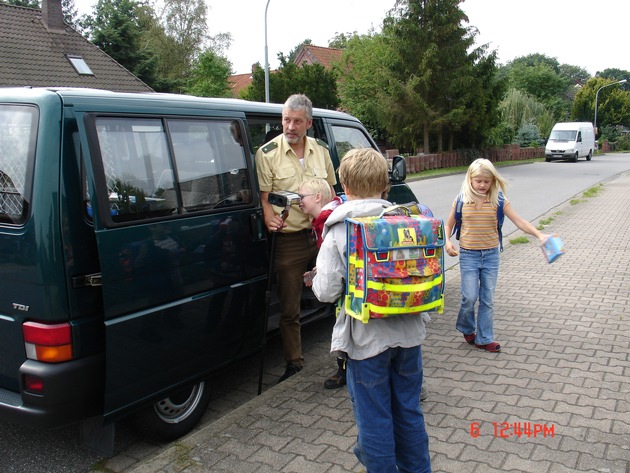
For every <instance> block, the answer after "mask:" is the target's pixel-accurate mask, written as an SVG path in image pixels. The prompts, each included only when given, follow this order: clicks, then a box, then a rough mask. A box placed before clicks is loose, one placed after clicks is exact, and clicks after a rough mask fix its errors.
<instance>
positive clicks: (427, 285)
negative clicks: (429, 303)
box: [367, 274, 444, 293]
mask: <svg viewBox="0 0 630 473" xmlns="http://www.w3.org/2000/svg"><path fill="white" fill-rule="evenodd" d="M443 279H444V276H443V275H441V274H440V275H439V276H438V277H436V278H435V279H433V280H432V281H427V282H423V283H420V284H392V283H386V282H377V281H373V280H368V281H367V287H368V289H374V290H375V291H389V292H409V293H411V292H421V291H427V290H429V289H431V288H433V287H435V286H439V285H440V284H442V280H443Z"/></svg>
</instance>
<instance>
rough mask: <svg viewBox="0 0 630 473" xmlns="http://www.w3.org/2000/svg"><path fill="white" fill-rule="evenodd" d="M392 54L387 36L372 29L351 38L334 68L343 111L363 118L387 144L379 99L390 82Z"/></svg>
mask: <svg viewBox="0 0 630 473" xmlns="http://www.w3.org/2000/svg"><path fill="white" fill-rule="evenodd" d="M392 54H393V53H392V52H391V51H390V50H389V46H388V45H387V44H386V42H385V38H384V36H383V35H382V34H376V33H375V32H374V31H373V30H371V31H369V32H368V33H367V34H365V35H354V36H352V37H350V38H349V39H348V41H347V43H346V46H345V48H344V50H343V53H342V55H341V60H340V61H339V63H337V64H335V65H334V70H335V72H336V76H337V77H338V78H339V81H338V87H339V97H340V100H341V108H342V109H343V110H346V111H348V112H349V113H351V114H352V115H354V116H356V117H357V118H359V119H360V120H361V121H362V122H363V124H364V125H365V126H366V128H367V129H368V131H369V132H370V133H371V134H372V136H373V137H374V138H376V139H377V140H379V141H386V133H385V131H384V130H385V129H384V126H383V122H382V120H381V112H380V105H379V97H380V95H381V94H382V93H383V91H384V90H385V89H386V88H387V86H388V83H389V77H390V75H389V69H388V68H387V63H388V60H389V59H390V58H391V57H392Z"/></svg>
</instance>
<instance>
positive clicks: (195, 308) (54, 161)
mask: <svg viewBox="0 0 630 473" xmlns="http://www.w3.org/2000/svg"><path fill="white" fill-rule="evenodd" d="M281 112H282V106H281V105H277V104H264V103H255V102H247V101H242V100H232V99H207V98H198V97H191V96H178V95H170V94H156V93H149V94H131V93H115V92H109V91H102V90H90V89H65V88H58V89H53V88H48V89H47V88H41V89H37V88H3V89H0V278H1V284H2V290H1V291H0V419H3V420H7V421H12V422H17V423H22V424H27V425H32V426H37V427H46V428H52V427H58V426H62V425H67V424H73V423H79V422H80V423H81V427H82V433H83V434H84V440H85V441H86V442H87V443H88V444H89V443H92V444H94V442H96V443H98V445H97V448H100V449H101V450H102V451H109V450H110V449H111V448H113V435H114V430H113V425H114V421H115V420H116V419H118V418H120V417H122V416H126V415H129V414H132V413H134V414H136V415H138V416H139V418H140V419H141V423H142V425H144V426H145V428H146V429H147V430H148V431H149V432H151V434H152V437H153V438H157V439H159V440H163V441H167V440H172V439H175V438H177V437H179V436H181V435H183V434H185V433H186V432H188V431H189V430H190V429H192V428H193V427H194V425H195V424H196V423H197V422H198V420H199V419H200V417H201V416H202V414H203V413H204V411H205V409H206V407H207V405H208V402H209V395H210V393H209V389H208V386H207V383H208V382H209V381H208V380H209V376H210V375H211V374H212V373H213V372H216V371H217V370H218V369H220V368H222V367H225V366H227V365H228V364H229V363H232V362H234V361H235V360H238V359H239V358H243V357H245V356H248V355H251V354H254V353H256V352H257V351H260V350H261V349H262V347H263V346H264V340H265V337H266V336H267V333H268V331H273V330H274V329H275V327H274V322H273V320H274V317H276V318H277V316H276V314H275V312H276V310H275V306H272V307H271V310H269V320H268V321H267V320H266V318H267V310H266V309H267V308H266V303H265V301H266V291H267V285H268V283H267V281H268V271H269V248H268V240H267V233H266V230H265V228H264V224H263V216H262V207H261V204H260V198H259V192H258V188H257V181H256V172H255V169H254V153H255V150H256V149H257V148H258V147H259V146H261V145H262V144H263V143H265V142H266V141H267V137H268V136H269V135H268V133H274V132H279V131H280V130H281ZM310 133H311V134H312V136H314V137H316V138H320V139H322V140H324V141H325V142H327V143H328V145H329V147H330V152H331V156H332V159H333V162H334V164H335V168H336V167H337V166H338V164H339V159H340V157H341V156H343V154H344V153H345V152H346V151H348V150H349V149H351V148H356V147H374V148H376V145H375V143H374V141H373V140H372V138H371V137H370V136H369V134H368V133H367V132H366V130H365V128H364V127H363V126H362V124H361V123H360V122H359V121H358V120H357V119H356V118H354V117H352V116H349V115H347V114H344V113H340V112H335V111H328V110H321V109H316V110H314V117H313V126H312V128H311V130H310ZM392 168H393V169H392V173H391V174H392V191H391V194H390V200H393V201H397V202H401V203H402V202H410V201H413V200H415V197H414V196H413V194H412V192H411V190H410V189H409V188H408V187H407V185H406V184H405V183H404V178H405V169H404V160H403V159H402V158H395V159H394V164H393V166H392ZM338 190H340V189H338ZM310 296H311V298H312V294H310ZM304 297H305V298H308V297H309V292H308V291H305V296H304ZM328 314H330V307H329V306H326V305H322V304H318V303H314V302H313V301H312V300H311V301H305V304H304V310H303V320H304V321H305V322H308V320H313V319H316V318H318V317H322V316H326V315H328Z"/></svg>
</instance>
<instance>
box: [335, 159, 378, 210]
mask: <svg viewBox="0 0 630 473" xmlns="http://www.w3.org/2000/svg"><path fill="white" fill-rule="evenodd" d="M338 172H339V182H341V184H342V185H343V186H344V187H346V189H347V191H346V192H348V193H350V194H352V195H354V196H356V197H359V198H362V199H364V198H367V197H371V196H374V195H382V194H383V193H385V192H388V191H389V174H388V170H387V161H386V160H385V158H384V157H383V155H382V154H380V153H379V152H378V151H376V150H374V149H372V148H355V149H351V150H350V151H348V152H347V153H346V155H345V156H344V157H343V159H342V160H341V164H340V165H339V171H338Z"/></svg>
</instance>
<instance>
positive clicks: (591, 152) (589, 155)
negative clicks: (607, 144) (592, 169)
mask: <svg viewBox="0 0 630 473" xmlns="http://www.w3.org/2000/svg"><path fill="white" fill-rule="evenodd" d="M592 158H593V150H592V149H591V150H589V152H588V155H587V156H586V160H587V161H590V160H591V159H592Z"/></svg>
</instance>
